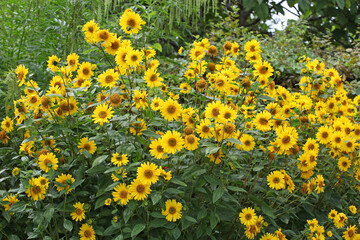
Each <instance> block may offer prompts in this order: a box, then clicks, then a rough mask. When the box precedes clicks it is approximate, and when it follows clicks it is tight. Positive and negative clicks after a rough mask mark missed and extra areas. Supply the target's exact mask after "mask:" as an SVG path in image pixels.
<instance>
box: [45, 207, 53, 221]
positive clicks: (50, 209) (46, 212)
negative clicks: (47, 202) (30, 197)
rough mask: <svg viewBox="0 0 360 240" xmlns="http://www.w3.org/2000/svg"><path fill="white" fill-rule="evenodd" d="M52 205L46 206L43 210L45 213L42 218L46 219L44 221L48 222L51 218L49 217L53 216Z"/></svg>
mask: <svg viewBox="0 0 360 240" xmlns="http://www.w3.org/2000/svg"><path fill="white" fill-rule="evenodd" d="M54 210H55V209H54V207H53V206H51V207H47V208H46V211H45V214H44V218H45V219H46V222H48V223H49V222H50V220H51V218H52V216H53V214H54Z"/></svg>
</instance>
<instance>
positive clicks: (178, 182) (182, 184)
mask: <svg viewBox="0 0 360 240" xmlns="http://www.w3.org/2000/svg"><path fill="white" fill-rule="evenodd" d="M170 182H172V183H174V184H177V185H180V186H183V187H187V185H186V183H184V182H182V181H180V180H179V179H176V178H172V179H171V180H170Z"/></svg>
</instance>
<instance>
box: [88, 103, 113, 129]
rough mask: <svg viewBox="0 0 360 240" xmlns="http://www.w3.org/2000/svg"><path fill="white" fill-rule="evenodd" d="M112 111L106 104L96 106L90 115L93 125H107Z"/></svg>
mask: <svg viewBox="0 0 360 240" xmlns="http://www.w3.org/2000/svg"><path fill="white" fill-rule="evenodd" d="M113 113H114V111H113V110H112V107H111V106H108V105H107V104H106V103H103V104H100V105H97V106H96V108H95V110H94V114H93V115H92V117H93V121H94V123H100V125H101V126H102V125H103V124H104V123H108V122H109V120H110V119H111V118H112V116H113Z"/></svg>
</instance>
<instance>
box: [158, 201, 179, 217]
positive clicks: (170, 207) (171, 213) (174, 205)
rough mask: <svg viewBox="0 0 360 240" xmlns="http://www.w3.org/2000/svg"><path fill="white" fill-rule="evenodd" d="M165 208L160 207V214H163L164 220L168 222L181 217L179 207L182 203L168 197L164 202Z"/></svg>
mask: <svg viewBox="0 0 360 240" xmlns="http://www.w3.org/2000/svg"><path fill="white" fill-rule="evenodd" d="M165 207H166V209H165V210H164V209H162V211H161V214H162V215H164V216H165V218H166V220H167V221H169V222H176V221H177V220H178V219H180V218H181V215H182V213H181V209H182V204H181V203H179V202H176V200H175V199H168V200H166V202H165Z"/></svg>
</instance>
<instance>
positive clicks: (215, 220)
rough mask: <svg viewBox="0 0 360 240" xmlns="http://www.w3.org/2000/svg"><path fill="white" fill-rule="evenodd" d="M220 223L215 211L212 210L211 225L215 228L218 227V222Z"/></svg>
mask: <svg viewBox="0 0 360 240" xmlns="http://www.w3.org/2000/svg"><path fill="white" fill-rule="evenodd" d="M217 223H218V216H217V214H216V213H215V212H211V214H210V227H211V229H214V228H215V227H216V224H217Z"/></svg>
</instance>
